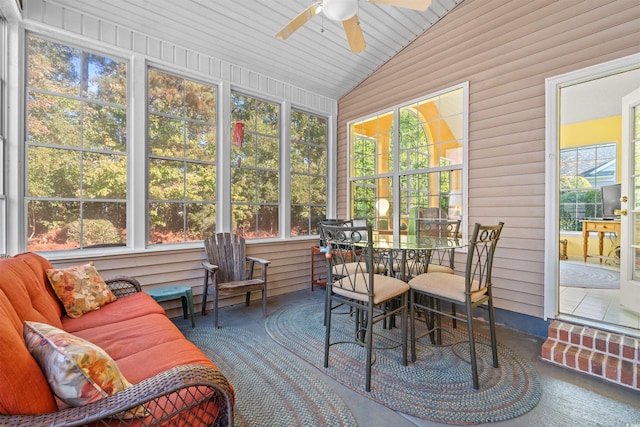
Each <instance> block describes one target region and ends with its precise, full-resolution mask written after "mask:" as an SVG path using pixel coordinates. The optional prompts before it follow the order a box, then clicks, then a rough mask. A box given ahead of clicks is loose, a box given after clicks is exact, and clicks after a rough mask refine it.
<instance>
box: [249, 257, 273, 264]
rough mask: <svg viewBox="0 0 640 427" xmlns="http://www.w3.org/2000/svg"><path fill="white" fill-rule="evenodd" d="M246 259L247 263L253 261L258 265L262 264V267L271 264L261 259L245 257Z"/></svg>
mask: <svg viewBox="0 0 640 427" xmlns="http://www.w3.org/2000/svg"><path fill="white" fill-rule="evenodd" d="M246 258H247V261H255V262H257V263H259V264H262V265H269V264H271V261H268V260H266V259H263V258H256V257H254V256H248V257H246Z"/></svg>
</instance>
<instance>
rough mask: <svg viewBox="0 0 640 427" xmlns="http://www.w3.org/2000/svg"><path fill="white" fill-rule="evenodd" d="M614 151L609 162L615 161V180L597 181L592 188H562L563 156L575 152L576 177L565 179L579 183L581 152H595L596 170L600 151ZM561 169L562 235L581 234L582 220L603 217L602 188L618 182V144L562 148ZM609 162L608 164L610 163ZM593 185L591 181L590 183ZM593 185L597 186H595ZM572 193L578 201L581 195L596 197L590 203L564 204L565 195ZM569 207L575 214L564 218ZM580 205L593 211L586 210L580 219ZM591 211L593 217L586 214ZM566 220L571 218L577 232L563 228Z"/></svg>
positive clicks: (560, 156) (560, 203) (613, 142)
mask: <svg viewBox="0 0 640 427" xmlns="http://www.w3.org/2000/svg"><path fill="white" fill-rule="evenodd" d="M606 149H608V150H613V152H614V153H615V155H614V157H613V158H612V159H611V160H609V161H608V162H611V161H612V160H613V161H615V167H614V170H615V171H616V172H614V174H613V179H612V180H597V177H596V178H595V179H596V182H593V183H592V186H591V187H572V188H562V178H563V175H562V158H563V154H565V153H568V152H575V156H576V159H577V160H576V162H575V163H576V170H575V173H576V174H575V175H569V176H568V175H564V176H565V177H566V176H568V177H569V178H570V179H571V180H573V181H574V182H576V184H577V182H578V178H580V177H581V175H580V174H579V171H580V167H579V166H580V162H579V160H580V153H581V152H585V151H588V150H593V151H594V155H593V159H592V160H593V162H594V169H596V168H598V167H599V165H598V158H599V157H598V155H597V154H598V151H599V150H606ZM558 158H559V162H560V165H559V169H558V176H559V178H560V180H559V186H558V190H559V197H558V207H559V215H558V218H559V220H560V221H559V224H560V232H561V233H580V232H582V222H581V220H582V219H585V218H591V217H594V218H596V217H601V216H602V195H601V192H600V188H601V187H602V186H604V185H609V184H616V183H617V182H618V179H617V170H618V163H619V159H618V143H617V142H615V141H604V142H598V143H594V144H588V145H576V146H571V147H564V148H560V152H559V157H558ZM608 162H607V163H608ZM605 164H606V163H605ZM584 179H586V180H587V181H589V180H588V179H587V178H584ZM589 182H590V183H591V181H589ZM593 184H595V186H593ZM571 192H575V193H577V197H576V198H577V199H579V198H580V196H579V195H580V194H587V193H589V192H594V194H595V197H594V199H593V200H592V201H590V202H589V203H580V202H579V201H576V202H574V203H567V202H563V201H562V196H563V194H564V193H571ZM567 205H573V209H572V213H573V214H574V215H573V216H572V217H566V216H565V217H563V216H562V213H563V212H566V209H563V208H565V207H566V206H567ZM580 205H586V206H591V209H586V208H585V212H584V215H583V216H582V218H579V215H578V212H579V206H580ZM587 211H589V212H591V213H592V215H587V214H586V212H587ZM566 218H571V220H572V223H573V224H574V225H575V228H576V229H575V230H574V229H566V228H563V223H564V222H565V221H566Z"/></svg>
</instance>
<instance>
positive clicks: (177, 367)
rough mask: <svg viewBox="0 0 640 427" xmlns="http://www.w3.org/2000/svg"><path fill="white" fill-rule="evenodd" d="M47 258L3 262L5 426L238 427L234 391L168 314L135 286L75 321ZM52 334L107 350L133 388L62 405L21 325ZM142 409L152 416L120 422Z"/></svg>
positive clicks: (0, 412)
mask: <svg viewBox="0 0 640 427" xmlns="http://www.w3.org/2000/svg"><path fill="white" fill-rule="evenodd" d="M49 268H52V266H51V264H50V263H49V262H48V261H47V260H46V259H45V258H43V257H41V256H39V255H36V254H33V253H26V254H21V255H16V256H14V257H12V258H8V259H1V260H0V425H3V426H7V425H8V426H41V425H42V426H44V425H46V426H51V425H65V426H71V425H74V426H75V425H135V426H147V425H165V426H173V425H215V426H227V425H228V426H232V425H233V405H234V399H235V395H234V391H233V387H232V385H231V384H230V383H229V382H228V381H227V379H226V378H225V377H224V376H223V375H222V374H221V373H220V371H219V370H218V369H217V368H216V366H215V365H214V364H213V363H212V362H211V361H210V360H209V359H208V358H207V357H206V356H205V354H204V353H203V352H202V351H200V350H199V349H198V348H197V347H196V346H195V345H193V344H192V343H191V342H190V341H188V340H187V339H186V338H185V337H184V336H183V335H182V333H181V332H180V331H179V330H178V329H177V328H176V326H175V325H174V324H173V323H172V322H171V320H169V318H167V316H166V315H165V312H164V310H163V308H162V307H161V306H160V305H158V304H157V303H156V302H155V301H154V300H153V299H152V298H151V297H149V296H148V295H147V294H145V293H143V292H141V290H140V285H139V284H138V282H137V281H135V280H134V279H131V278H124V277H121V278H116V279H112V280H105V282H106V283H107V285H109V287H110V288H111V290H112V292H113V293H114V295H115V296H116V297H117V300H116V301H114V302H112V303H109V304H106V305H104V306H103V307H101V308H100V309H99V310H95V311H92V312H89V313H86V314H84V315H82V316H81V317H79V318H70V317H68V316H67V315H66V313H65V310H64V308H63V306H62V305H61V303H60V301H59V300H58V298H57V296H56V294H55V293H54V291H53V290H52V288H51V286H50V285H49V281H48V278H47V275H46V269H49ZM24 321H30V322H39V323H46V324H48V325H52V326H55V327H57V328H60V329H62V330H64V331H66V332H69V333H71V334H73V335H75V336H77V337H80V338H83V339H85V340H88V341H90V342H91V343H93V344H96V345H97V346H99V347H101V348H102V349H103V350H105V351H106V352H107V353H108V354H109V356H111V357H112V358H113V359H114V360H115V361H116V363H117V366H118V368H119V369H120V371H121V372H122V374H123V375H124V377H125V378H126V379H127V380H128V381H129V382H130V383H132V384H133V386H131V387H129V388H126V389H124V390H122V391H119V392H117V393H115V394H113V395H111V396H107V397H105V398H103V399H100V400H98V401H95V402H92V403H89V404H86V405H84V406H80V407H67V406H66V405H65V404H63V403H62V402H61V401H59V400H58V399H57V398H56V397H55V395H54V394H53V392H52V391H51V388H50V386H49V383H48V381H47V378H46V376H45V374H44V373H43V371H42V370H41V368H40V366H39V365H38V363H37V362H36V360H35V359H34V358H33V357H32V355H31V353H30V352H29V349H28V348H27V346H26V344H25V340H24V338H23V322H24ZM139 405H144V407H145V408H146V410H147V414H148V415H146V416H144V417H138V418H133V419H118V418H117V416H118V414H122V413H123V411H126V410H129V409H132V408H138V407H140V406H139Z"/></svg>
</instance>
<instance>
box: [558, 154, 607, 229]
mask: <svg viewBox="0 0 640 427" xmlns="http://www.w3.org/2000/svg"><path fill="white" fill-rule="evenodd" d="M616 153H617V144H616V143H615V142H614V143H604V144H596V145H588V146H578V147H571V148H563V149H561V150H560V230H562V231H582V220H583V219H585V218H600V217H602V199H601V197H602V195H601V191H600V187H602V186H603V185H609V184H615V183H616V182H617V181H618V177H617V168H618V166H617V154H616Z"/></svg>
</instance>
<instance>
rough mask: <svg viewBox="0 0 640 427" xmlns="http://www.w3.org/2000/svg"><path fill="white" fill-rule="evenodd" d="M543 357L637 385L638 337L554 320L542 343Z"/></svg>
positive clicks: (638, 381)
mask: <svg viewBox="0 0 640 427" xmlns="http://www.w3.org/2000/svg"><path fill="white" fill-rule="evenodd" d="M541 357H542V359H543V360H547V361H549V362H552V363H555V364H557V365H561V366H565V367H567V368H570V369H575V370H578V371H581V372H584V373H587V374H589V375H593V376H597V377H600V378H603V379H605V380H607V381H611V382H615V383H617V384H620V385H623V386H626V387H631V388H634V389H640V371H639V360H640V340H639V339H637V338H633V337H628V336H625V335H620V334H616V333H611V332H605V331H601V330H598V329H594V328H590V327H587V326H582V325H574V324H571V323H566V322H561V321H557V320H554V321H553V322H552V323H551V325H549V335H548V338H547V340H546V341H545V342H544V344H543V345H542V354H541Z"/></svg>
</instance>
